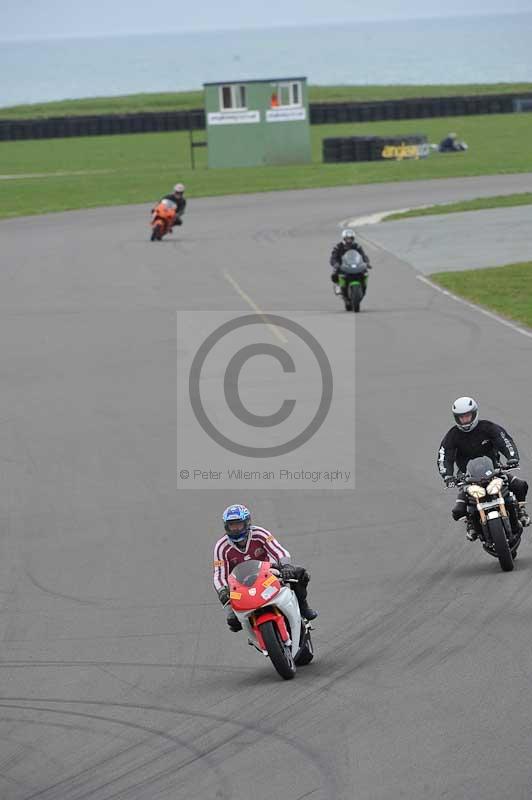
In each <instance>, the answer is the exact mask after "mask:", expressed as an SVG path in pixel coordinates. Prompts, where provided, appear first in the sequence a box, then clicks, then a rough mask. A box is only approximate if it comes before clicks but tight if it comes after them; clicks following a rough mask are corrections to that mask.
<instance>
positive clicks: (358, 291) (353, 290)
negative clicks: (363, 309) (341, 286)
mask: <svg viewBox="0 0 532 800" xmlns="http://www.w3.org/2000/svg"><path fill="white" fill-rule="evenodd" d="M349 294H350V297H351V307H352V309H353V311H354V312H355V313H358V312H359V311H360V301H361V300H362V287H361V286H360V284H358V283H355V284H354V285H353V286H351V287H350V291H349Z"/></svg>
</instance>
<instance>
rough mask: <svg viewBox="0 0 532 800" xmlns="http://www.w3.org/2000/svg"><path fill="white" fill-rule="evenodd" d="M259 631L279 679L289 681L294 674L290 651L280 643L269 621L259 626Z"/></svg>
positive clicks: (294, 668) (278, 636) (280, 640)
mask: <svg viewBox="0 0 532 800" xmlns="http://www.w3.org/2000/svg"><path fill="white" fill-rule="evenodd" d="M260 630H261V633H262V638H263V639H264V646H265V647H266V650H267V651H268V655H269V656H270V659H271V662H272V664H273V666H274V667H275V669H276V670H277V672H278V673H279V675H280V676H281V678H284V679H285V681H289V680H290V679H291V678H293V677H294V675H295V674H296V665H295V662H294V658H293V656H292V649H291V648H290V647H289V646H288V645H286V644H285V643H284V642H283V641H282V639H281V636H280V634H279V631H278V629H277V626H276V625H274V623H273V622H272V621H271V620H270V621H269V622H265V623H264V624H263V625H261V626H260Z"/></svg>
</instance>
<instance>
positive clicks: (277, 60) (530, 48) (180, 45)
mask: <svg viewBox="0 0 532 800" xmlns="http://www.w3.org/2000/svg"><path fill="white" fill-rule="evenodd" d="M283 77H286V78H289V77H306V78H307V79H308V82H309V83H310V84H318V85H340V84H355V85H368V84H419V83H426V84H442V83H443V84H446V83H451V84H455V83H462V84H463V83H499V82H511V83H516V82H524V81H532V13H528V12H527V13H522V14H507V15H506V14H505V15H497V16H475V17H447V18H437V19H436V18H434V19H411V20H401V21H397V20H389V21H379V22H360V23H349V24H346V23H338V24H337V25H334V26H333V25H322V26H319V27H318V26H317V27H305V26H298V27H291V28H288V27H285V28H281V27H279V28H267V29H260V30H259V29H247V30H235V31H212V32H204V31H202V32H198V31H196V32H180V33H152V34H142V35H130V36H105V37H92V38H61V39H50V38H49V39H41V40H38V39H33V40H26V41H15V40H13V41H9V40H3V41H2V40H0V106H2V107H4V106H11V105H17V104H21V103H37V102H43V101H49V100H62V99H66V98H81V97H97V96H106V97H107V96H113V95H122V94H136V93H139V92H175V91H185V90H193V89H201V87H202V85H203V83H208V82H214V81H233V80H253V79H260V78H263V79H268V78H283Z"/></svg>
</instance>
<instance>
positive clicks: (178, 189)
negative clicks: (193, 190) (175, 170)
mask: <svg viewBox="0 0 532 800" xmlns="http://www.w3.org/2000/svg"><path fill="white" fill-rule="evenodd" d="M184 191H185V187H184V186H183V184H182V183H176V185H175V186H174V192H184Z"/></svg>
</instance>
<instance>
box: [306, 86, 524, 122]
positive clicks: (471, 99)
mask: <svg viewBox="0 0 532 800" xmlns="http://www.w3.org/2000/svg"><path fill="white" fill-rule="evenodd" d="M531 100H532V93H523V94H499V95H498V94H485V95H469V96H457V97H413V98H407V99H404V100H378V101H375V102H368V103H311V105H310V123H311V125H328V124H334V123H340V122H382V121H386V120H394V119H398V120H401V119H426V118H430V117H465V116H471V115H474V114H513V113H515V112H518V111H520V110H522V109H523V110H524V108H526V104H527V101H531ZM527 110H528V108H527Z"/></svg>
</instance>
